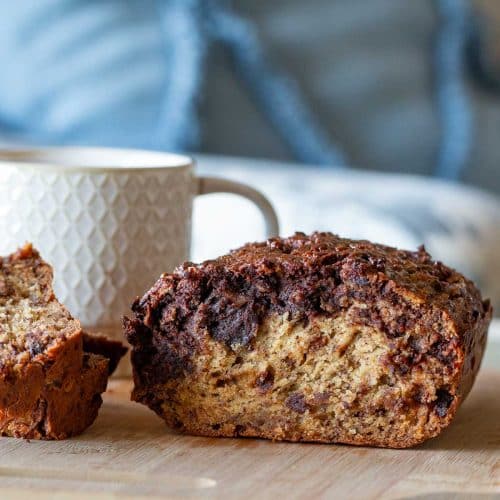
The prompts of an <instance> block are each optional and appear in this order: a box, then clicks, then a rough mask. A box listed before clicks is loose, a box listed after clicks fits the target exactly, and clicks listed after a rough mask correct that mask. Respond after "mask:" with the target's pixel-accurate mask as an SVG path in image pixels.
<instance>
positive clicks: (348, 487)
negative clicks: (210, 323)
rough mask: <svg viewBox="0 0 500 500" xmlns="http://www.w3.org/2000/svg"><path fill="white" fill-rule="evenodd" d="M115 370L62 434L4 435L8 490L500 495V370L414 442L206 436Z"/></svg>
mask: <svg viewBox="0 0 500 500" xmlns="http://www.w3.org/2000/svg"><path fill="white" fill-rule="evenodd" d="M130 386H131V384H130V382H128V381H120V380H113V381H112V382H111V383H110V388H109V390H108V393H107V394H106V396H105V403H104V405H103V407H102V409H101V413H100V415H99V417H98V419H97V421H96V423H95V424H94V425H93V426H92V427H91V428H90V429H89V430H88V431H87V432H86V433H85V434H84V435H83V436H80V437H78V438H74V439H70V440H67V441H61V442H37V441H31V442H28V441H23V440H19V439H12V438H1V439H0V498H1V499H20V498H35V499H37V500H44V499H48V498H56V499H68V498H77V499H80V498H88V497H92V498H97V499H103V498H118V497H119V498H130V497H133V498H178V497H183V498H186V497H188V498H192V497H213V498H242V497H245V498H247V497H251V498H273V499H276V498H283V499H284V498H287V499H288V498H313V497H323V498H342V499H343V498H349V499H355V498H379V497H383V498H384V499H385V498H388V499H391V498H426V497H427V498H443V499H444V498H462V499H466V498H478V499H481V500H482V499H487V498H497V499H498V498H500V371H495V370H489V371H483V372H482V373H481V374H480V376H479V378H478V380H477V383H476V385H475V387H474V389H473V392H472V394H471V396H470V398H469V399H468V400H467V402H466V403H465V405H464V406H463V407H462V409H461V410H460V412H459V414H458V416H457V419H456V421H455V422H454V423H453V424H452V426H451V427H450V428H449V429H447V430H446V431H445V432H444V434H443V435H442V436H440V437H439V438H437V439H435V440H432V441H430V442H428V443H426V444H424V445H422V446H420V447H418V448H416V449H413V450H383V449H370V448H356V447H350V446H335V445H315V444H291V443H273V442H268V441H263V440H250V439H208V438H196V437H189V436H181V435H178V434H176V433H174V432H172V431H170V430H168V429H167V428H166V427H165V425H164V424H163V422H162V421H161V420H160V419H159V418H158V417H156V416H155V415H154V414H153V413H152V412H151V411H149V410H148V409H147V408H145V407H143V406H141V405H139V404H136V403H132V402H130V401H129V400H128V399H129V392H130Z"/></svg>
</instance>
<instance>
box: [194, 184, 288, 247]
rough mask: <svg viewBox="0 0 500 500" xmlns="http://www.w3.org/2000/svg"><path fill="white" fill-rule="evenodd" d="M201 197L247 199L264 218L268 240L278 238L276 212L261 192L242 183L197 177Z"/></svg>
mask: <svg viewBox="0 0 500 500" xmlns="http://www.w3.org/2000/svg"><path fill="white" fill-rule="evenodd" d="M197 181H198V193H197V194H199V195H203V194H210V193H232V194H237V195H239V196H243V198H247V199H248V200H250V201H252V202H253V203H255V205H257V207H258V208H259V210H260V211H261V212H262V215H263V216H264V220H265V223H266V234H267V237H268V238H272V237H274V236H278V234H279V223H278V217H277V216H276V212H275V211H274V208H273V206H272V205H271V203H270V202H269V200H268V199H267V198H266V197H265V196H264V195H263V194H262V193H260V192H259V191H257V190H256V189H254V188H251V187H250V186H247V185H246V184H241V183H240V182H235V181H230V180H227V179H221V178H219V177H205V176H199V177H197Z"/></svg>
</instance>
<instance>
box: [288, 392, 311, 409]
mask: <svg viewBox="0 0 500 500" xmlns="http://www.w3.org/2000/svg"><path fill="white" fill-rule="evenodd" d="M285 405H286V406H287V407H288V408H290V410H293V411H295V412H297V413H300V414H303V413H305V412H306V410H307V403H306V398H305V397H304V395H303V394H300V393H299V392H294V393H293V394H290V396H288V397H287V398H286V401H285Z"/></svg>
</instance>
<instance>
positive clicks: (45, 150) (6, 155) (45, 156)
mask: <svg viewBox="0 0 500 500" xmlns="http://www.w3.org/2000/svg"><path fill="white" fill-rule="evenodd" d="M2 165H9V166H13V167H25V168H37V169H43V170H44V171H46V170H47V171H57V172H63V173H64V172H65V173H73V172H78V173H82V172H84V173H116V174H118V173H120V172H145V171H161V170H172V169H184V168H187V167H190V166H193V165H194V159H193V158H191V157H190V156H187V155H183V154H177V153H169V152H163V151H154V150H146V149H133V148H107V147H94V146H42V147H33V148H30V147H20V148H12V149H11V148H9V149H7V148H1V147H0V166H2Z"/></svg>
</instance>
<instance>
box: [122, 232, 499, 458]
mask: <svg viewBox="0 0 500 500" xmlns="http://www.w3.org/2000/svg"><path fill="white" fill-rule="evenodd" d="M134 312H135V317H134V318H133V319H131V320H126V321H125V329H126V335H127V337H128V339H129V342H130V343H131V344H132V346H133V352H132V362H133V365H134V379H135V390H134V393H133V397H134V399H135V400H137V401H140V402H142V403H144V404H147V405H148V406H149V407H151V408H152V409H153V410H154V411H156V412H157V413H158V414H159V415H160V416H162V417H163V418H164V419H165V420H166V422H167V423H168V424H169V425H171V426H172V427H175V428H177V429H179V430H181V431H183V432H188V433H192V434H199V435H206V436H252V437H263V438H269V439H275V440H289V441H313V442H327V443H348V444H357V445H374V446H384V447H394V448H404V447H409V446H414V445H416V444H418V443H421V442H422V441H425V440H426V439H429V438H431V437H435V436H437V435H438V434H439V433H440V432H441V431H442V430H443V429H444V428H445V427H446V426H447V425H449V423H450V422H451V420H452V419H453V416H454V415H455V413H456V411H457V409H458V407H459V405H460V403H461V402H462V401H463V399H464V398H465V396H466V395H467V393H468V391H469V389H470V387H471V385H472V382H473V380H474V377H475V375H476V373H477V370H478V368H479V364H480V362H481V357H482V353H483V350H484V345H485V341H486V332H487V326H488V323H489V320H490V317H491V307H490V306H489V303H488V302H487V301H484V302H483V301H482V299H481V297H480V294H479V292H478V291H477V289H476V288H475V287H474V285H473V284H472V283H471V282H470V281H468V280H466V279H465V278H464V277H463V276H461V275H460V274H458V273H456V272H455V271H453V270H451V269H449V268H447V267H445V266H443V265H442V264H440V263H435V262H433V261H432V260H431V259H430V257H429V255H428V254H426V253H425V252H424V251H423V250H420V251H418V252H404V251H399V250H395V249H392V248H388V247H384V246H381V245H375V244H371V243H368V242H364V241H361V242H357V241H353V240H345V239H342V238H338V237H336V236H334V235H331V234H329V233H315V234H313V235H311V236H305V235H302V234H298V235H296V236H294V237H292V238H287V239H272V240H269V241H268V242H266V243H263V244H254V245H247V246H245V247H243V248H242V249H239V250H236V251H235V252H233V253H232V254H230V255H228V256H224V257H221V258H220V259H217V260H215V261H209V262H206V263H203V264H200V265H193V264H187V265H185V266H183V267H181V268H179V269H178V270H177V271H176V272H174V273H173V274H172V275H164V276H163V277H162V278H161V279H160V280H159V281H158V282H157V283H156V285H155V286H154V287H153V288H152V290H151V291H150V292H148V293H147V294H146V295H145V296H144V297H143V298H142V299H141V300H139V301H137V302H136V303H135V304H134Z"/></svg>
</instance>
